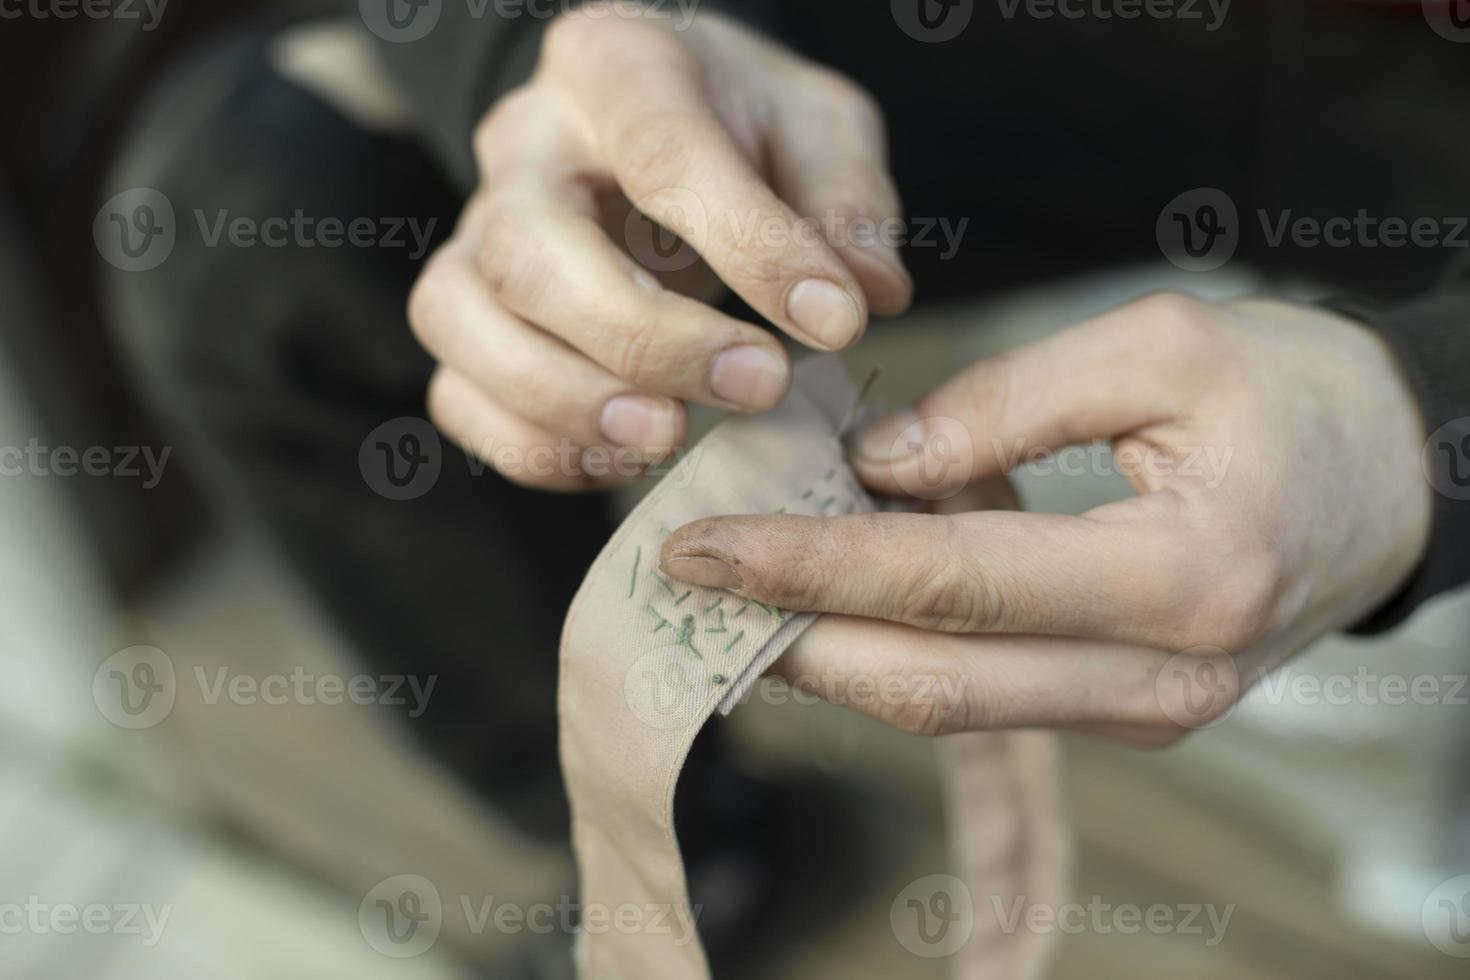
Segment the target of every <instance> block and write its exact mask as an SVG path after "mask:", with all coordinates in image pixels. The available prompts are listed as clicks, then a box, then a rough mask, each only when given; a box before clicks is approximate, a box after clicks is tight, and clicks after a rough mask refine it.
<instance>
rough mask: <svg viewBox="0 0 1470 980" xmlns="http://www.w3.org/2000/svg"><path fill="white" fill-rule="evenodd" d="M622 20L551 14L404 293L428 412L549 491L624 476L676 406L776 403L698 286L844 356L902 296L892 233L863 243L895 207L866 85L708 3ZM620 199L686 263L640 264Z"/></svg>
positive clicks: (518, 477) (784, 370)
mask: <svg viewBox="0 0 1470 980" xmlns="http://www.w3.org/2000/svg"><path fill="white" fill-rule="evenodd" d="M617 11H621V12H617ZM617 11H615V10H614V9H613V8H608V7H603V6H601V5H599V4H596V3H589V4H584V5H582V7H580V8H579V9H578V10H577V11H575V12H573V13H570V14H566V15H563V16H562V17H561V18H559V20H558V21H557V22H556V23H555V24H553V25H552V26H551V28H550V29H549V31H548V33H547V35H546V39H545V41H544V44H543V46H542V51H541V58H540V64H539V66H538V68H537V70H536V73H535V76H534V77H533V78H532V79H531V81H530V82H529V83H527V84H526V85H525V86H523V87H522V88H519V89H517V90H515V91H514V92H512V93H510V94H508V95H507V96H506V97H505V98H504V99H502V100H501V101H500V102H499V104H498V105H496V106H495V107H494V108H493V109H492V110H491V111H490V112H489V113H488V114H487V115H486V117H485V119H484V120H483V121H482V123H481V124H480V126H479V128H478V130H477V132H476V134H475V150H476V157H477V160H478V168H479V180H480V185H479V189H478V190H477V191H476V193H475V195H474V196H473V197H472V198H471V200H470V202H469V203H468V205H467V206H466V208H465V211H464V213H463V215H462V217H461V219H460V223H459V226H458V228H457V229H456V231H455V234H454V237H453V238H452V239H451V240H450V241H449V242H448V243H446V244H445V245H444V246H443V248H441V249H440V250H439V251H438V252H437V253H436V254H435V255H434V256H433V258H432V259H431V261H430V262H429V264H428V266H427V268H426V269H425V271H424V273H423V275H422V276H421V278H420V279H419V282H418V283H417V285H416V286H415V288H414V292H413V297H412V299H411V301H410V305H409V317H410V320H411V321H412V323H413V327H414V331H415V333H416V335H417V336H418V338H419V340H420V342H421V343H423V345H424V346H425V347H426V348H427V349H428V350H429V352H430V353H431V354H433V355H434V356H435V357H436V358H437V359H438V360H439V362H440V365H439V367H438V369H437V371H436V372H435V375H434V378H433V380H432V382H431V384H430V389H429V398H428V401H429V412H430V415H431V417H432V418H433V419H434V421H435V423H436V424H437V425H438V426H439V427H440V428H441V429H442V430H444V431H445V432H446V433H447V434H448V435H449V436H450V437H451V438H453V439H455V440H456V441H458V442H459V443H460V444H461V445H463V446H464V447H465V448H466V449H467V451H469V452H472V453H475V454H477V455H479V456H481V457H482V458H483V459H485V461H486V462H488V463H489V464H490V465H492V466H494V467H495V468H496V469H497V470H499V471H500V472H501V473H502V474H503V475H504V476H506V477H507V478H509V479H511V480H514V481H516V482H518V483H522V484H526V485H531V486H536V487H540V488H544V489H555V490H579V489H593V488H596V487H600V486H605V485H608V484H610V483H613V482H619V481H620V479H622V478H626V477H631V476H633V475H636V473H637V472H638V464H640V463H641V462H646V461H648V460H651V459H656V458H660V457H662V456H665V455H667V454H668V453H669V452H670V451H672V450H674V449H677V448H678V447H679V446H680V445H681V444H682V442H683V440H684V438H685V435H686V429H687V414H686V410H685V406H684V400H686V399H687V400H693V401H696V402H701V403H704V404H707V405H713V406H717V407H719V408H723V409H727V410H734V411H747V412H759V411H764V410H766V409H769V408H772V407H773V406H775V405H776V404H777V403H779V402H780V400H781V399H782V397H783V396H784V395H785V392H786V389H787V387H788V385H789V383H790V374H791V365H790V360H789V358H788V357H787V354H786V352H785V349H784V348H783V346H782V344H781V343H780V342H779V341H778V340H777V339H776V338H775V337H774V336H773V335H771V334H770V333H768V332H767V331H766V330H763V329H761V328H759V327H757V326H754V325H752V324H749V323H744V322H741V321H739V320H736V319H733V318H731V317H728V316H725V315H723V314H721V313H719V312H717V311H716V310H715V309H714V308H713V307H712V306H710V305H708V303H706V302H703V301H701V300H699V299H696V298H693V297H694V296H697V295H703V296H704V298H705V299H712V298H713V293H712V291H711V290H710V289H709V288H707V287H708V286H710V285H713V286H714V287H717V288H718V286H719V282H718V281H716V280H715V278H714V277H716V276H717V277H718V280H722V281H723V283H724V284H725V285H726V286H728V287H729V288H730V289H732V290H734V291H735V292H736V293H737V294H739V295H740V296H741V297H742V298H743V299H744V300H745V301H746V302H747V303H749V305H750V306H751V307H752V308H753V309H754V310H756V311H757V312H758V313H759V314H760V315H761V316H763V317H765V318H766V319H768V320H770V321H771V322H772V323H774V324H775V325H776V326H777V327H779V328H780V329H781V330H782V331H784V332H785V333H786V334H788V335H790V336H791V337H793V338H794V339H796V340H798V341H800V342H802V343H803V344H806V345H807V346H810V347H814V348H817V349H819V350H838V349H841V348H845V347H847V346H850V345H851V344H852V343H854V342H855V341H856V340H857V339H858V338H859V337H860V336H861V335H862V333H863V330H864V329H865V327H866V324H867V319H868V314H869V311H870V310H871V311H872V312H874V313H879V314H896V313H900V312H902V311H903V310H904V309H905V308H906V307H907V306H908V303H909V301H910V298H911V295H912V291H913V285H912V281H911V280H910V279H909V276H908V273H907V272H906V271H905V270H904V267H903V263H902V261H901V259H900V258H899V255H898V251H897V249H896V247H894V246H893V245H892V244H890V241H891V238H892V236H888V237H889V240H890V241H883V240H881V239H883V238H884V236H882V235H878V236H874V235H872V234H871V229H872V228H873V226H874V225H876V226H877V227H878V228H879V229H884V228H887V229H889V230H891V229H893V228H894V227H896V226H897V221H898V219H899V217H900V209H899V202H898V198H897V194H896V192H895V190H894V187H893V183H892V181H891V179H890V177H889V175H888V170H887V162H886V149H885V135H884V129H883V121H882V117H881V113H880V111H879V110H878V109H877V107H876V105H875V104H874V102H873V100H872V99H871V98H870V97H869V96H868V95H867V94H866V93H865V92H864V91H863V90H862V89H860V88H859V87H858V86H857V85H855V84H854V83H853V82H851V81H849V80H848V79H846V78H845V77H843V76H841V75H839V74H837V73H835V72H833V71H831V70H829V69H826V68H822V67H819V66H816V65H813V64H810V63H807V62H805V61H803V60H801V59H800V58H798V57H797V56H796V55H794V54H792V53H791V52H789V51H786V50H784V49H782V48H779V47H777V46H776V45H774V44H772V43H771V42H769V41H766V40H764V39H762V38H760V37H758V36H756V35H755V34H753V33H751V32H750V31H748V30H746V29H744V28H742V27H740V26H737V25H736V24H734V23H732V22H730V21H727V20H723V19H720V18H718V17H715V16H699V17H697V18H695V20H694V21H693V22H692V23H691V24H690V25H689V26H688V29H687V30H683V31H679V30H675V29H674V28H673V25H672V23H671V22H670V21H668V20H666V19H662V18H659V17H657V16H656V15H652V14H645V15H642V16H638V17H630V16H629V14H628V12H627V7H626V5H625V4H624V5H617ZM630 208H637V210H638V211H640V212H642V213H643V214H644V215H647V217H648V218H649V219H652V220H653V221H656V222H658V223H659V224H660V225H662V226H664V227H666V228H668V229H670V230H671V231H675V232H676V233H678V234H679V235H680V237H682V238H684V239H685V240H686V241H687V242H688V244H689V245H690V246H692V247H693V248H694V249H695V250H696V251H697V252H698V258H699V259H701V260H702V261H701V262H699V263H698V267H697V268H688V269H683V270H678V269H674V270H669V269H668V268H667V266H664V265H663V264H661V263H658V262H657V261H656V257H655V261H653V262H650V263H649V264H650V265H660V266H662V267H663V268H664V271H665V272H666V273H667V272H675V273H679V275H668V274H665V275H663V276H657V275H654V274H652V273H650V271H649V270H648V269H647V268H645V267H643V266H641V265H639V264H638V263H637V262H635V261H634V259H633V258H632V257H630V255H629V252H628V249H629V246H630V245H632V252H633V253H634V254H635V255H636V254H638V253H639V252H640V251H646V250H642V249H639V248H638V247H637V246H636V245H635V244H633V243H632V242H631V241H630V239H634V238H636V236H635V235H629V234H627V233H626V232H625V229H627V228H637V227H638V225H637V223H636V222H638V221H639V220H641V219H638V218H637V216H636V215H631V212H630ZM630 216H631V217H632V218H633V219H634V220H633V221H629V220H627V219H628V218H629V217H630ZM803 219H813V220H814V221H817V222H819V224H817V225H815V226H814V225H812V224H811V223H810V222H808V223H806V224H802V221H803ZM833 228H835V229H837V230H838V231H839V232H840V234H828V235H826V236H824V235H823V233H822V232H823V230H824V229H826V230H828V231H830V230H831V229H833ZM865 231H866V232H867V233H865ZM695 262H696V259H695V257H694V256H693V255H692V253H691V254H690V256H689V259H688V261H687V262H685V263H684V264H685V265H690V266H693V265H695ZM710 272H712V273H713V276H711V275H709V273H710ZM701 273H702V274H703V275H704V277H705V286H706V288H704V289H703V290H701V289H700V287H699V286H698V285H696V284H691V283H692V281H693V280H694V279H696V278H698V277H699V275H700V274H701ZM541 447H559V451H557V452H555V453H550V452H548V451H547V449H545V448H541ZM593 447H602V449H603V450H604V452H602V453H600V454H599V457H598V458H599V460H600V461H601V462H602V463H603V464H606V462H607V460H608V458H609V456H610V455H612V454H610V453H608V452H607V450H615V451H616V455H613V456H612V458H613V460H614V463H615V464H616V463H617V462H618V461H619V460H621V461H623V464H622V466H621V467H620V468H619V467H618V466H616V465H615V466H614V467H613V468H614V469H619V472H618V473H611V474H609V473H607V472H606V470H607V467H606V466H605V465H604V466H603V467H601V472H598V473H596V474H595V475H594V466H593V465H591V460H592V456H590V455H588V454H587V453H586V450H588V449H591V448H593ZM538 449H540V452H539V454H538V453H537V452H535V450H538ZM630 468H631V472H629V470H630Z"/></svg>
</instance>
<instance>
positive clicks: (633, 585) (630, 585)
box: [628, 544, 643, 599]
mask: <svg viewBox="0 0 1470 980" xmlns="http://www.w3.org/2000/svg"><path fill="white" fill-rule="evenodd" d="M642 560H643V545H641V544H640V545H639V546H638V553H637V554H635V555H634V556H633V575H632V577H631V578H629V579H628V598H629V599H631V598H633V590H634V589H635V588H636V587H637V585H638V563H639V562H641V561H642Z"/></svg>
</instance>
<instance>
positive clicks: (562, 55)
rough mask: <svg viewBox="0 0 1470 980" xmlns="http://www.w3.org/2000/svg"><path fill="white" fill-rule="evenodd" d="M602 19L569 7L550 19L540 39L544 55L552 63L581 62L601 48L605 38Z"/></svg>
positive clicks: (546, 60)
mask: <svg viewBox="0 0 1470 980" xmlns="http://www.w3.org/2000/svg"><path fill="white" fill-rule="evenodd" d="M604 26H605V24H604V22H603V21H602V20H600V19H597V18H593V17H589V16H588V12H587V11H585V10H580V9H573V10H569V11H567V12H566V13H564V14H562V15H561V16H560V17H558V18H556V19H555V20H553V21H552V22H551V25H550V26H549V27H547V29H546V33H545V34H544V35H543V36H542V39H541V57H542V59H543V60H544V61H545V62H546V63H547V64H549V65H562V64H581V63H582V62H584V61H586V59H587V58H588V57H589V56H590V55H592V54H594V53H595V52H596V51H597V50H598V45H599V44H600V43H602V39H603V37H605V31H604V30H603V28H604Z"/></svg>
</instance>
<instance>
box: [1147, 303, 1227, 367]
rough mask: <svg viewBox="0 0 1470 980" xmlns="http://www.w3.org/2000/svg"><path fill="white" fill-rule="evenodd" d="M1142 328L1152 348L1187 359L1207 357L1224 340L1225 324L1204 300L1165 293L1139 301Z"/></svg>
mask: <svg viewBox="0 0 1470 980" xmlns="http://www.w3.org/2000/svg"><path fill="white" fill-rule="evenodd" d="M1138 312H1139V317H1138V325H1139V327H1140V328H1141V329H1142V330H1143V332H1144V333H1145V334H1146V336H1147V338H1148V340H1149V342H1150V343H1152V344H1158V345H1161V346H1163V347H1164V348H1165V349H1167V350H1172V351H1175V352H1178V353H1181V354H1185V355H1194V356H1203V355H1205V354H1207V353H1208V352H1209V351H1210V350H1212V349H1213V348H1214V347H1215V346H1216V345H1217V344H1218V341H1219V340H1220V338H1221V336H1222V333H1223V331H1222V324H1221V321H1220V318H1219V317H1218V316H1217V315H1216V313H1215V311H1214V309H1213V308H1212V307H1211V306H1210V304H1209V303H1206V302H1205V301H1204V300H1200V299H1196V298H1195V297H1193V296H1189V295H1187V294H1185V293H1177V292H1172V291H1161V292H1156V293H1150V294H1149V295H1147V296H1145V297H1144V298H1143V299H1141V300H1139V301H1138Z"/></svg>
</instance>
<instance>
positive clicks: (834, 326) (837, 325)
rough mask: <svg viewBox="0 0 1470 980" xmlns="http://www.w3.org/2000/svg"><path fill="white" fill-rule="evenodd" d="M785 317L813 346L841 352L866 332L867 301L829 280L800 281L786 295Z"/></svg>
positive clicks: (810, 279) (811, 279)
mask: <svg viewBox="0 0 1470 980" xmlns="http://www.w3.org/2000/svg"><path fill="white" fill-rule="evenodd" d="M786 316H787V318H788V319H789V320H790V321H791V322H792V324H794V325H795V326H796V328H797V329H798V330H800V331H801V332H802V333H803V334H804V335H805V336H806V338H807V339H809V340H810V341H812V342H813V343H814V344H815V346H817V347H819V348H821V349H822V350H828V351H840V350H844V349H846V348H848V347H851V346H852V345H853V344H855V343H857V342H858V340H859V339H860V338H861V337H862V335H863V332H864V331H865V330H866V329H867V325H868V310H867V300H866V298H865V297H862V296H855V295H853V292H852V291H851V290H849V289H847V288H844V287H843V286H840V285H838V284H837V283H836V282H833V281H832V280H830V279H819V278H815V277H814V278H809V279H803V280H801V281H800V282H798V283H796V284H795V285H794V286H792V287H791V289H790V291H789V292H787V294H786Z"/></svg>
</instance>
